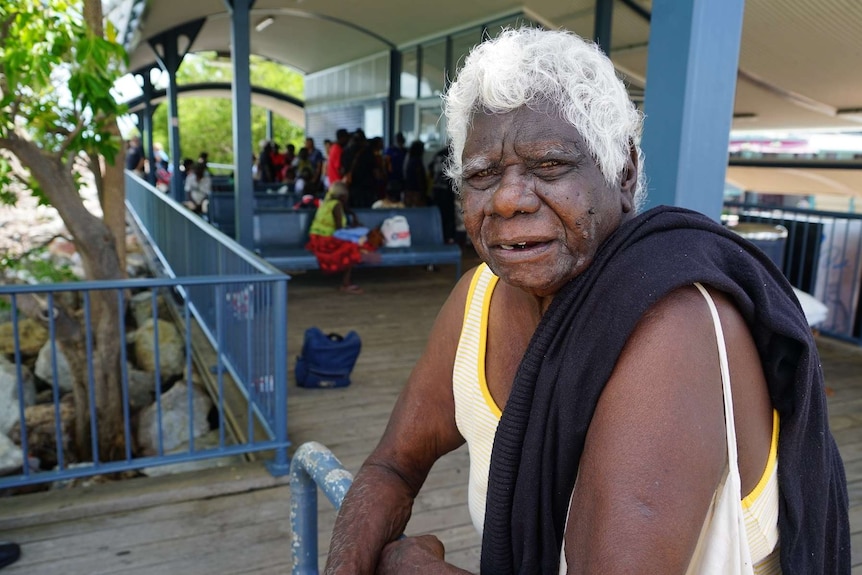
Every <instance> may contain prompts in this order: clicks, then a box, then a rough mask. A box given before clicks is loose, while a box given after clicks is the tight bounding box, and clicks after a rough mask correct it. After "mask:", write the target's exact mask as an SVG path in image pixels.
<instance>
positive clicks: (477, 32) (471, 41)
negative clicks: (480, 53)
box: [449, 28, 482, 79]
mask: <svg viewBox="0 0 862 575" xmlns="http://www.w3.org/2000/svg"><path fill="white" fill-rule="evenodd" d="M481 39H482V28H471V29H470V30H467V31H466V32H460V33H458V34H455V35H454V36H452V63H451V64H450V66H451V68H450V70H454V71H457V70H460V69H461V66H462V65H463V64H464V58H466V57H467V53H468V52H470V50H472V49H473V46H475V45H476V44H478V43H479V41H480V40H481ZM449 77H450V78H453V79H454V77H455V74H454V72H451V71H450V72H449Z"/></svg>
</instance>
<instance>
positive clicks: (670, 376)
mask: <svg viewBox="0 0 862 575" xmlns="http://www.w3.org/2000/svg"><path fill="white" fill-rule="evenodd" d="M731 307H732V306H731ZM725 309H726V306H725ZM722 323H724V322H722ZM734 325H735V329H736V330H739V329H746V328H745V326H744V323H743V322H741V321H740V322H737V323H736V324H734ZM735 335H738V334H735V333H734V331H733V329H732V330H731V331H729V332H728V331H726V333H725V338H726V340H727V341H728V342H730V341H733V340H734V339H735ZM739 339H742V338H739ZM738 357H740V358H741V359H740V360H739V362H742V363H745V362H749V363H750V362H751V361H754V362H756V365H753V366H748V368H750V369H749V373H756V372H757V370H758V369H759V360H757V359H756V358H757V355H756V353H755V354H754V355H753V357H752V356H747V358H744V357H742V356H738ZM734 361H735V358H734V357H733V356H732V357H731V363H733V362H734ZM739 362H738V363H739ZM755 379H756V378H755ZM745 383H746V384H748V383H752V384H755V385H761V386H763V387H764V389H765V384H764V383H763V382H762V376H761V381H754V382H745ZM722 397H723V396H722V383H721V375H720V371H719V360H718V352H717V342H716V339H715V333H714V331H713V322H712V317H711V315H710V313H709V309H708V307H707V304H706V302H705V301H704V299H703V296H702V295H700V293H699V292H697V291H696V288H694V287H689V288H683V289H680V290H677V291H676V292H674V293H672V294H671V295H669V296H668V297H666V298H665V299H664V300H662V301H661V302H659V303H658V304H656V305H655V306H653V308H651V310H650V311H649V312H648V313H647V314H646V315H645V316H644V318H642V320H641V322H640V323H639V324H638V326H637V327H636V329H635V331H634V332H633V334H632V335H631V337H630V338H629V341H628V343H627V344H626V347H625V348H624V349H623V352H622V354H621V355H620V358H619V360H618V362H617V365H616V367H615V369H614V372H613V374H612V376H611V378H610V380H609V381H608V384H607V386H606V387H605V390H604V391H603V393H602V396H601V398H600V399H599V402H598V405H597V408H596V412H595V414H594V417H593V419H592V422H591V424H590V429H589V432H588V434H587V439H586V444H585V448H584V453H583V456H582V458H581V464H580V467H579V475H578V479H577V485H576V487H575V490H574V494H573V500H572V505H571V510H570V513H569V522H568V526H567V530H566V536H565V546H566V547H565V551H566V553H565V557H566V561H567V565H568V573H570V574H572V575H574V574H607V573H633V574H638V573H643V574H650V573H663V574H682V573H685V571H686V569H687V567H688V564H689V562H690V560H691V556H692V554H693V552H694V548H695V546H696V543H697V540H698V536H699V534H700V530H701V527H702V525H703V523H704V519H705V517H706V513H707V510H708V508H709V505H710V502H711V500H712V498H713V495H714V493H715V490H716V488H717V486H718V484H719V482H720V480H721V478H722V476H723V473H724V470H725V465H726V462H727V453H726V452H727V449H726V437H725V425H724V404H723V399H722ZM767 401H768V399H767ZM762 407H763V406H759V408H758V409H757V410H756V411H752V412H751V413H752V417H754V416H756V417H760V418H762V417H763V416H764V415H765V416H766V417H771V412H770V409H769V408H768V406H766V409H765V410H764V409H762ZM738 435H739V433H738ZM740 443H743V441H741V442H740ZM741 451H742V447H740V452H741ZM734 455H735V454H734ZM762 455H763V459H762V460H761V461H762V462H763V464H765V460H766V459H765V453H764V454H762Z"/></svg>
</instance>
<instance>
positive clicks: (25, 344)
mask: <svg viewBox="0 0 862 575" xmlns="http://www.w3.org/2000/svg"><path fill="white" fill-rule="evenodd" d="M18 317H19V321H18V337H19V345H20V346H21V355H22V356H33V355H36V354H37V353H39V350H40V349H42V346H43V345H45V342H46V341H48V330H47V329H45V328H44V327H43V326H42V324H40V323H39V322H37V321H35V320H32V319H30V318H24V319H20V318H21V316H18ZM12 328H13V325H12V322H11V321H10V322H7V323H3V324H0V353H2V354H4V355H8V356H10V357H11V356H12V355H13V354H14V353H15V339H14V338H13V334H14V331H13V329H12Z"/></svg>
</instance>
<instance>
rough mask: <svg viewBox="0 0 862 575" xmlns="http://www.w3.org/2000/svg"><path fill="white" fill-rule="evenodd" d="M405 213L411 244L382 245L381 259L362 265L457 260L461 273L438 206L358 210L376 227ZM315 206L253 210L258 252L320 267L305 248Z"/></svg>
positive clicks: (298, 266) (290, 267)
mask: <svg viewBox="0 0 862 575" xmlns="http://www.w3.org/2000/svg"><path fill="white" fill-rule="evenodd" d="M395 215H403V216H405V217H406V218H407V221H408V223H409V224H410V237H411V246H410V247H404V248H387V247H385V246H384V247H381V248H379V249H378V250H377V253H378V254H380V259H379V261H375V262H373V263H362V264H360V267H383V266H416V265H423V266H424V265H445V264H455V268H456V274H457V276H456V277H460V276H461V248H460V247H459V246H457V245H456V244H447V243H445V242H444V241H443V229H442V227H441V224H440V211H439V210H438V209H437V208H436V207H426V208H403V209H385V210H371V209H360V210H356V216H357V219H358V220H359V222H360V224H361V225H363V226H365V227H368V228H375V227H377V226H379V225H380V224H381V223H382V222H383V220H385V219H386V218H389V217H392V216H395ZM313 218H314V211H313V210H286V209H267V210H257V211H255V214H254V246H255V252H256V253H257V254H258V255H260V256H261V257H262V258H264V259H266V260H267V261H268V262H269V263H271V264H272V265H274V266H275V267H277V268H278V269H281V270H284V271H300V270H315V269H318V265H317V259H316V258H315V257H314V254H312V253H311V252H309V251H307V250H305V248H304V246H305V244H306V243H308V229H309V227H310V226H311V220H312V219H313Z"/></svg>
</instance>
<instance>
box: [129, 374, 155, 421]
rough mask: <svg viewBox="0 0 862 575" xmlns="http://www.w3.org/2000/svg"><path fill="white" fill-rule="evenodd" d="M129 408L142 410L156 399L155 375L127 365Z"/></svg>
mask: <svg viewBox="0 0 862 575" xmlns="http://www.w3.org/2000/svg"><path fill="white" fill-rule="evenodd" d="M128 373H129V407H130V408H132V409H133V410H134V409H143V408H144V407H147V406H148V405H150V404H151V403H153V401H155V397H156V374H155V373H149V372H146V371H141V370H139V369H135V368H134V367H132V366H131V364H129V371H128Z"/></svg>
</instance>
